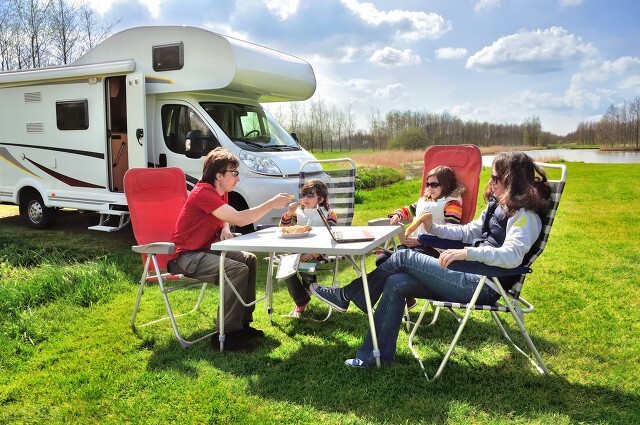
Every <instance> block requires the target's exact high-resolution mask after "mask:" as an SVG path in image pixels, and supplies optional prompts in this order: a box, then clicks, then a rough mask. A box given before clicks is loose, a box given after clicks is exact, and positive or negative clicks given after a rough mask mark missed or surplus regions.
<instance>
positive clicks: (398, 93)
mask: <svg viewBox="0 0 640 425" xmlns="http://www.w3.org/2000/svg"><path fill="white" fill-rule="evenodd" d="M405 95H406V90H405V87H404V85H402V84H400V83H396V84H391V85H388V86H387V87H384V88H378V89H376V91H375V93H374V94H373V97H375V98H376V99H399V98H401V97H404V96H405Z"/></svg>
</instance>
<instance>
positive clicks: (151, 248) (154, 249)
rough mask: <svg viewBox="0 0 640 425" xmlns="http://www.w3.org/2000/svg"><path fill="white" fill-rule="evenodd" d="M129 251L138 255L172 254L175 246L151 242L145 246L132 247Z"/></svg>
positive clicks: (169, 243)
mask: <svg viewBox="0 0 640 425" xmlns="http://www.w3.org/2000/svg"><path fill="white" fill-rule="evenodd" d="M131 249H132V250H133V251H135V252H137V253H140V254H173V251H175V249H176V246H175V245H174V244H173V243H171V242H153V243H148V244H146V245H134V246H132V247H131Z"/></svg>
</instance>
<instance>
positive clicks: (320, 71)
mask: <svg viewBox="0 0 640 425" xmlns="http://www.w3.org/2000/svg"><path fill="white" fill-rule="evenodd" d="M89 3H91V4H93V5H95V6H94V7H95V8H96V10H97V11H98V12H99V13H100V14H102V15H104V17H105V18H106V19H108V20H113V19H120V18H121V21H120V23H119V24H118V25H117V26H116V28H115V31H116V32H117V31H120V30H123V29H126V28H129V27H133V26H139V25H191V26H197V27H201V28H206V29H209V30H212V31H214V32H218V33H221V34H225V35H229V36H232V37H237V38H240V39H244V40H247V41H251V42H253V43H257V44H261V45H264V46H267V47H271V48H273V49H276V50H280V51H283V52H286V53H289V54H293V55H295V56H298V57H300V58H302V59H304V60H306V61H307V62H309V63H310V64H311V65H312V66H313V68H314V71H315V74H316V79H317V83H318V87H317V90H316V93H315V94H314V96H313V98H312V100H318V99H321V100H323V101H324V102H325V104H326V105H336V106H338V107H340V108H344V107H345V106H346V105H349V104H351V105H352V111H353V112H354V114H355V115H356V121H357V123H358V127H361V128H368V120H367V117H368V116H369V115H370V114H371V111H374V110H377V111H379V112H380V113H381V114H384V113H386V112H388V111H390V110H393V109H397V110H407V109H410V110H414V111H429V112H437V113H441V112H443V111H448V112H450V113H451V114H454V115H456V116H458V117H459V118H461V119H463V120H478V121H481V122H484V121H488V122H492V123H514V124H520V123H522V122H523V121H524V120H525V119H527V118H530V117H532V116H538V117H539V118H540V121H541V123H542V128H543V130H546V131H551V132H553V133H555V134H559V135H564V134H566V133H568V132H571V131H573V130H575V129H576V126H577V124H578V123H579V122H584V121H593V120H598V119H599V118H600V116H601V115H602V114H604V113H605V112H606V110H607V108H608V107H609V105H611V104H615V105H618V104H621V103H622V102H624V101H625V100H627V101H628V100H631V99H633V98H634V97H636V96H639V95H640V25H638V21H637V20H638V17H640V2H638V0H372V1H369V2H365V1H361V0H264V1H263V0H189V1H186V0H90V1H89Z"/></svg>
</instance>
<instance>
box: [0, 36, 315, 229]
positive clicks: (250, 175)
mask: <svg viewBox="0 0 640 425" xmlns="http://www.w3.org/2000/svg"><path fill="white" fill-rule="evenodd" d="M315 87H316V82H315V76H314V74H313V70H312V68H311V66H310V65H309V64H308V63H307V62H305V61H303V60H301V59H298V58H296V57H293V56H289V55H286V54H284V53H281V52H277V51H274V50H270V49H267V48H265V47H262V46H258V45H255V44H251V43H248V42H244V41H240V40H237V39H233V38H230V37H226V36H223V35H219V34H215V33H212V32H210V31H207V30H204V29H200V28H193V27H178V26H162V27H138V28H132V29H128V30H125V31H122V32H120V33H118V34H116V35H113V36H112V37H110V38H108V39H106V40H105V41H104V42H102V43H101V44H99V45H98V46H96V47H95V48H94V49H93V50H91V51H89V52H88V53H86V54H85V55H84V56H82V57H81V58H79V59H78V60H77V61H75V62H74V63H72V64H70V65H67V66H58V67H51V68H39V69H29V70H20V71H9V72H1V73H0V110H1V111H0V112H1V113H0V202H3V203H14V204H18V205H19V206H20V214H21V216H22V217H23V218H24V220H25V221H26V223H27V224H28V225H30V226H31V227H34V228H45V227H48V226H49V225H51V223H52V220H53V217H54V213H55V211H56V209H59V208H74V209H78V210H83V211H98V212H100V219H99V220H100V223H99V224H98V225H96V226H92V227H90V228H92V229H95V230H102V231H113V230H118V229H119V228H121V227H123V226H124V225H126V224H127V223H128V213H127V202H126V199H125V196H124V193H123V185H122V179H123V176H124V173H125V172H126V171H127V170H128V169H129V168H136V167H180V168H181V169H182V170H184V172H185V174H186V176H187V186H188V189H190V188H191V187H193V185H194V184H195V183H197V181H198V180H199V178H200V176H201V174H202V164H203V156H204V155H206V154H207V152H209V151H210V150H212V149H214V148H215V147H217V146H222V147H225V148H227V149H229V150H230V151H232V152H233V153H234V154H235V155H236V156H237V157H238V158H239V159H240V168H239V170H240V183H239V184H238V185H237V187H236V189H235V191H234V192H232V193H231V194H230V197H229V201H230V203H231V205H233V206H234V207H235V208H236V209H245V208H247V207H252V206H255V205H258V204H260V203H262V202H264V201H266V200H267V199H269V198H270V197H272V196H273V195H274V194H276V193H279V192H287V193H291V194H295V193H297V192H298V187H297V185H298V171H299V169H300V165H301V164H302V163H303V162H304V161H306V160H309V159H314V158H313V156H311V154H310V153H308V152H307V151H305V150H304V149H302V148H301V147H300V145H299V144H298V143H297V141H296V140H295V135H289V134H288V133H287V132H286V131H285V130H284V129H283V128H282V126H280V124H278V122H277V121H276V120H275V119H274V118H273V117H272V116H271V115H269V113H268V112H267V111H265V110H264V109H263V108H262V106H261V105H260V102H277V101H296V100H305V99H308V98H309V97H311V95H313V93H314V91H315ZM292 136H293V137H292ZM280 213H281V211H277V210H274V211H272V212H271V213H270V215H267V216H265V217H264V218H263V219H262V220H261V221H260V222H259V223H260V224H273V223H277V221H278V219H279V214H280ZM114 217H119V219H115V220H114ZM110 218H111V219H110ZM244 230H245V231H246V230H250V229H244Z"/></svg>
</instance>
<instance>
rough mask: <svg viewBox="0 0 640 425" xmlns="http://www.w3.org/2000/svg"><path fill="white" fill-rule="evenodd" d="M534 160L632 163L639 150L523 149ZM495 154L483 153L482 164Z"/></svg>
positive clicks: (488, 163)
mask: <svg viewBox="0 0 640 425" xmlns="http://www.w3.org/2000/svg"><path fill="white" fill-rule="evenodd" d="M523 152H524V153H526V154H527V155H529V156H530V157H531V158H533V159H535V160H542V161H544V160H547V159H549V160H556V159H562V160H565V161H569V162H584V163H588V164H632V163H640V152H614V151H601V150H599V149H539V150H531V151H523ZM494 157H495V155H483V156H482V165H485V166H491V163H492V162H493V158H494Z"/></svg>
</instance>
